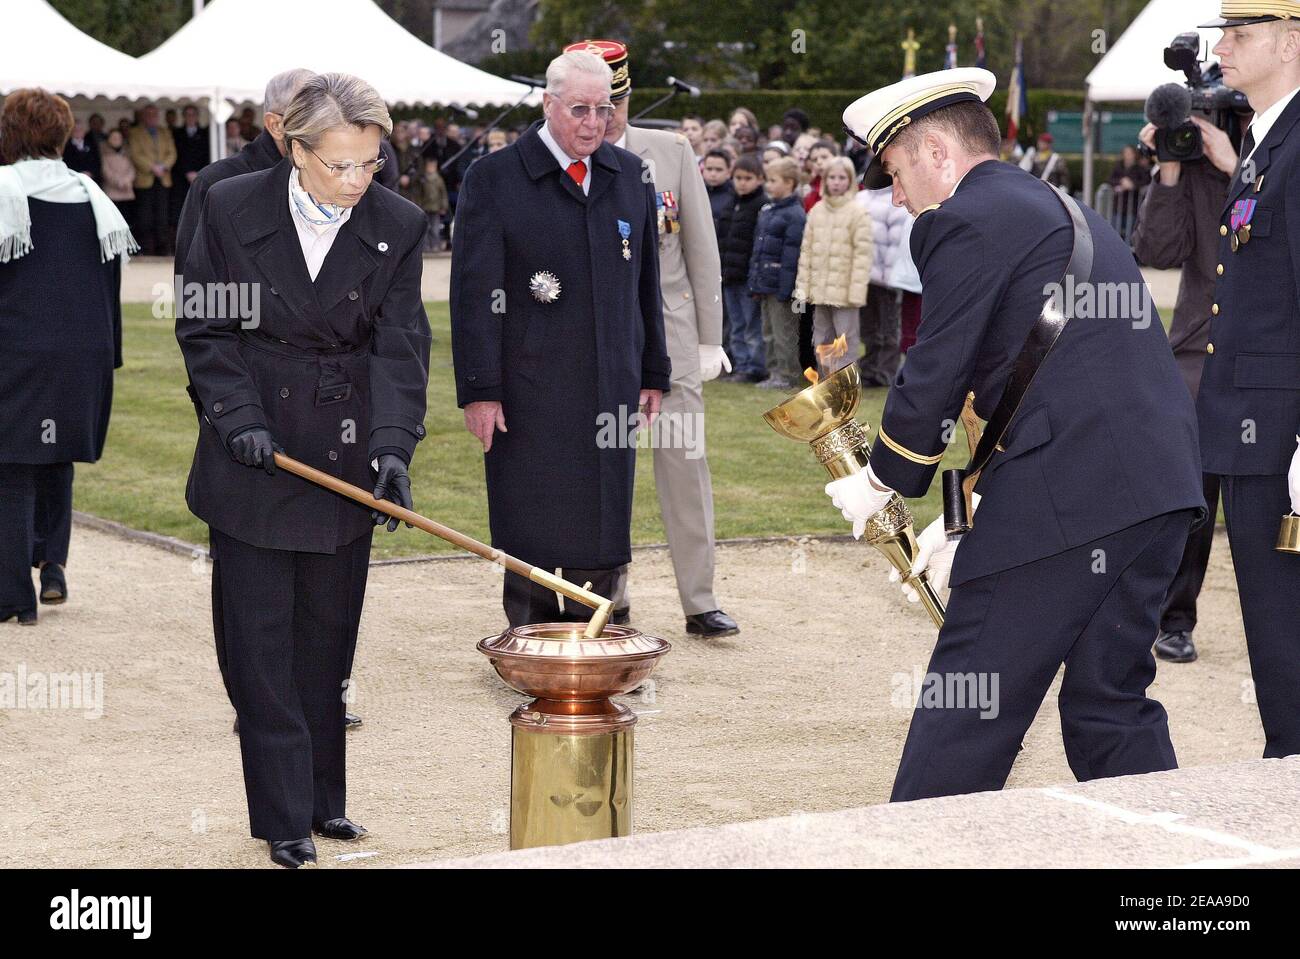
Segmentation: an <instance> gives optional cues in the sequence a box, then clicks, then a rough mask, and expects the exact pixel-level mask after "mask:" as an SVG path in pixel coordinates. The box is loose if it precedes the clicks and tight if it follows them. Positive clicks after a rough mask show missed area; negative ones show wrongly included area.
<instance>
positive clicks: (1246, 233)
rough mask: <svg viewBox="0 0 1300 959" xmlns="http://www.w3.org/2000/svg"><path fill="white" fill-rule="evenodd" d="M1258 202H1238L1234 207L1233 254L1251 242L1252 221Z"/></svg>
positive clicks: (1232, 222) (1232, 221)
mask: <svg viewBox="0 0 1300 959" xmlns="http://www.w3.org/2000/svg"><path fill="white" fill-rule="evenodd" d="M1258 204H1259V201H1258V200H1238V201H1237V202H1236V203H1234V204H1233V205H1232V218H1231V221H1230V222H1231V224H1232V252H1233V253H1236V252H1237V251H1238V250H1240V249H1241V247H1242V245H1243V244H1246V243H1249V242H1250V221H1251V220H1252V219H1254V217H1255V208H1256V206H1258Z"/></svg>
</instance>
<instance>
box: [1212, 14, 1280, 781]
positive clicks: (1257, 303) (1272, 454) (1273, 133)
mask: <svg viewBox="0 0 1300 959" xmlns="http://www.w3.org/2000/svg"><path fill="white" fill-rule="evenodd" d="M1222 14H1223V15H1222V17H1221V18H1220V19H1217V20H1215V21H1213V22H1212V23H1207V24H1203V26H1204V27H1220V28H1222V30H1223V37H1222V39H1221V40H1220V41H1219V42H1218V44H1217V45H1216V46H1215V48H1214V52H1215V54H1216V55H1217V56H1218V57H1219V59H1220V62H1221V63H1222V65H1223V82H1224V83H1225V84H1226V85H1227V86H1229V87H1232V88H1233V89H1235V90H1240V91H1241V92H1243V93H1245V94H1246V96H1247V97H1248V98H1249V100H1250V105H1251V108H1252V109H1253V110H1254V111H1255V119H1254V120H1253V121H1252V122H1251V125H1250V127H1249V128H1248V129H1247V131H1246V135H1245V137H1244V138H1243V142H1242V147H1241V158H1240V162H1239V165H1238V169H1237V173H1236V175H1235V176H1234V177H1233V180H1232V183H1231V184H1230V185H1229V187H1228V200H1227V203H1226V204H1225V205H1224V207H1223V211H1222V217H1223V219H1222V223H1221V225H1220V227H1219V233H1220V240H1219V265H1218V266H1217V267H1216V268H1215V272H1216V273H1217V274H1218V276H1217V280H1216V283H1215V292H1214V304H1213V306H1211V308H1210V312H1211V314H1212V316H1211V317H1210V343H1209V345H1208V346H1207V347H1206V352H1207V353H1208V355H1207V356H1206V358H1205V370H1204V373H1203V374H1202V377H1201V391H1200V394H1199V395H1198V398H1197V412H1198V414H1199V418H1200V429H1201V455H1202V457H1203V459H1204V464H1205V472H1206V473H1213V474H1218V475H1219V476H1220V478H1221V483H1222V489H1223V513H1224V519H1225V520H1226V522H1227V526H1228V541H1229V543H1230V545H1231V547H1232V561H1233V565H1234V566H1235V567H1236V571H1237V589H1238V592H1239V594H1240V598H1241V614H1242V618H1243V620H1244V622H1245V628H1246V647H1247V649H1248V651H1249V653H1250V666H1251V672H1252V674H1253V676H1254V680H1255V698H1256V701H1257V702H1258V704H1259V714H1260V718H1261V720H1262V721H1263V724H1264V737H1265V746H1264V756H1265V757H1268V758H1274V757H1280V756H1290V755H1293V754H1295V753H1300V555H1296V554H1295V553H1286V552H1283V551H1281V550H1279V549H1277V548H1275V547H1276V546H1277V545H1278V527H1279V524H1280V523H1281V521H1282V518H1283V516H1284V515H1285V514H1287V513H1288V512H1292V513H1300V452H1298V451H1297V445H1296V444H1297V442H1298V441H1300V436H1298V435H1297V434H1300V288H1298V287H1297V275H1300V98H1298V97H1297V96H1296V94H1297V92H1300V3H1296V2H1278V0H1274V2H1268V3H1263V2H1228V0H1225V2H1224V3H1223V6H1222Z"/></svg>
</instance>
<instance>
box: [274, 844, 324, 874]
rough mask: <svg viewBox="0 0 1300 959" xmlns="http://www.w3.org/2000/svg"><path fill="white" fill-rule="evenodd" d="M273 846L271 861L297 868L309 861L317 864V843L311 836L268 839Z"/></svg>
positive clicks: (288, 867) (289, 867) (286, 866)
mask: <svg viewBox="0 0 1300 959" xmlns="http://www.w3.org/2000/svg"><path fill="white" fill-rule="evenodd" d="M266 844H267V845H268V846H270V847H271V862H273V863H275V864H276V865H277V866H284V867H285V868H286V869H297V868H298V867H299V866H306V865H307V864H308V863H310V864H311V865H313V866H314V865H316V844H315V843H314V842H312V841H311V836H308V837H307V838H306V839H268V840H267V843H266Z"/></svg>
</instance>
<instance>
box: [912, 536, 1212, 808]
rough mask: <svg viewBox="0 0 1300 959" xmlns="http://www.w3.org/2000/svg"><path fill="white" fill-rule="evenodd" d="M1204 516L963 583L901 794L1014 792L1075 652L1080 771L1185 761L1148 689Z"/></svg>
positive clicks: (953, 601)
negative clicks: (1029, 736) (1056, 684)
mask: <svg viewBox="0 0 1300 959" xmlns="http://www.w3.org/2000/svg"><path fill="white" fill-rule="evenodd" d="M1193 515H1194V514H1193V512H1192V511H1190V510H1184V511H1180V512H1177V513H1170V514H1167V515H1165V516H1158V517H1156V518H1154V519H1150V520H1146V521H1145V522H1142V523H1139V524H1137V525H1136V526H1131V527H1129V528H1128V529H1126V530H1122V531H1120V532H1118V533H1113V534H1111V535H1110V536H1105V537H1102V538H1101V539H1099V540H1096V541H1094V542H1092V543H1088V544H1086V545H1084V546H1080V547H1077V548H1075V549H1072V550H1067V551H1066V552H1064V553H1059V554H1057V555H1056V556H1050V557H1048V558H1047V559H1042V560H1038V561H1037V562H1033V563H1027V564H1025V565H1024V566H1018V567H1016V568H1014V569H1009V570H1006V571H1004V572H1001V573H995V574H993V575H990V576H983V577H980V578H979V579H975V580H971V581H970V582H967V583H963V584H962V585H960V586H957V587H954V589H953V590H952V595H951V597H950V599H949V602H948V615H947V621H946V622H945V624H944V627H943V629H942V630H940V632H939V642H938V644H937V645H936V646H935V649H934V654H933V657H932V658H931V660H930V668H929V672H928V674H927V677H926V682H928V683H929V682H933V683H937V684H938V689H939V690H940V691H941V692H940V695H939V696H938V697H934V696H927V691H926V689H925V687H924V686H923V688H922V689H921V690H920V694H921V695H920V697H919V698H918V703H917V708H916V710H915V712H914V713H913V715H912V725H911V728H910V729H909V730H908V732H907V743H906V745H905V746H904V747H903V757H902V759H901V760H900V762H899V767H898V775H897V777H896V778H895V780H894V792H893V796H892V797H891V801H893V802H900V801H907V800H912V799H926V798H930V797H933V796H953V795H959V794H962V793H972V792H983V791H986V790H991V789H1001V788H1002V787H1003V786H1004V785H1005V784H1006V781H1007V776H1008V775H1009V774H1010V772H1011V765H1012V763H1013V762H1014V761H1015V758H1016V753H1017V752H1018V751H1019V749H1020V744H1021V742H1022V740H1023V739H1024V736H1025V732H1026V731H1027V730H1028V729H1029V725H1030V723H1032V722H1033V720H1034V716H1035V715H1037V713H1038V708H1039V706H1040V705H1042V702H1043V697H1044V696H1045V695H1046V694H1047V690H1048V689H1049V687H1050V686H1051V684H1052V681H1053V680H1054V679H1055V678H1056V674H1057V671H1058V670H1059V669H1060V666H1061V663H1062V662H1064V663H1065V679H1064V681H1063V683H1062V685H1061V693H1060V697H1059V700H1058V702H1059V706H1060V712H1061V733H1062V736H1063V737H1064V740H1065V754H1066V758H1067V759H1068V760H1069V763H1070V769H1071V770H1073V772H1074V775H1075V776H1076V777H1077V778H1078V779H1080V780H1088V779H1100V778H1103V777H1107V776H1123V775H1128V774H1132V773H1147V772H1154V771H1156V770H1161V769H1173V768H1175V767H1176V766H1177V760H1176V759H1175V756H1174V748H1173V745H1172V744H1171V743H1170V741H1169V725H1168V717H1167V716H1166V715H1165V710H1164V707H1163V706H1161V705H1160V704H1159V703H1158V702H1156V701H1155V700H1153V699H1149V698H1148V697H1147V695H1146V691H1147V687H1148V686H1149V685H1150V683H1151V680H1152V679H1154V678H1155V672H1156V665H1155V659H1154V657H1152V655H1151V636H1152V632H1153V630H1154V629H1155V627H1156V621H1157V619H1158V617H1159V615H1160V606H1161V603H1162V601H1163V600H1164V597H1165V594H1166V593H1167V592H1168V590H1169V583H1170V581H1171V580H1172V579H1173V576H1174V571H1175V570H1176V569H1177V567H1178V558H1179V556H1180V555H1181V554H1182V551H1183V546H1184V544H1185V543H1186V542H1187V531H1188V529H1189V528H1190V526H1191V522H1192V517H1193ZM995 684H996V685H995ZM974 689H980V690H982V691H987V692H990V693H992V694H993V695H992V696H990V697H988V698H987V699H986V700H984V701H978V700H979V697H977V696H976V695H973V694H972V693H971V691H972V690H974ZM948 690H953V693H955V695H954V694H953V693H948V692H947V691H948Z"/></svg>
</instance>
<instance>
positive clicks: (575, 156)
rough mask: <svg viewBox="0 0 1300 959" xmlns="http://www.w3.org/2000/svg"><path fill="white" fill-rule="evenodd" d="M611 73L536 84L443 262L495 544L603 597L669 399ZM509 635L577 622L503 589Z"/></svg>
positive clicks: (460, 383)
mask: <svg viewBox="0 0 1300 959" xmlns="http://www.w3.org/2000/svg"><path fill="white" fill-rule="evenodd" d="M610 79H611V74H610V71H609V67H608V66H606V64H605V62H604V61H603V60H602V59H601V58H600V57H598V56H596V55H595V54H592V53H587V52H585V51H577V52H572V53H566V54H563V55H562V56H560V57H558V58H556V59H555V60H554V61H552V63H551V65H550V67H549V68H548V70H547V92H546V94H545V96H544V98H543V111H544V112H545V115H546V118H545V120H544V121H542V122H540V123H538V124H536V125H534V126H533V127H532V128H531V129H529V130H528V131H527V132H526V133H525V134H524V135H523V136H522V137H520V138H519V140H518V142H516V143H515V144H514V145H512V146H509V147H507V148H506V149H504V150H500V151H498V152H496V153H493V154H489V155H488V156H485V157H483V158H482V159H480V160H479V161H478V162H477V163H475V164H473V166H471V167H470V169H469V173H468V174H467V175H466V177H465V182H464V184H463V186H462V188H461V194H460V206H459V209H458V211H457V217H456V226H455V231H454V242H453V246H452V277H451V323H452V350H453V356H454V360H455V366H456V394H457V403H458V404H459V405H460V406H461V407H463V408H464V409H465V422H466V426H467V427H468V428H469V430H470V432H472V433H473V434H474V435H475V436H476V437H478V439H479V440H480V441H481V442H482V444H483V449H484V453H485V463H486V468H487V486H488V509H489V514H490V519H491V526H492V542H493V544H494V545H495V546H497V547H498V548H500V549H502V550H505V551H506V552H509V553H513V554H514V555H516V556H518V557H519V558H520V559H523V560H525V561H526V562H529V563H532V564H534V565H536V566H541V567H544V568H546V569H557V568H562V569H563V570H564V575H565V576H566V578H568V579H570V580H575V581H578V582H579V583H581V582H584V581H590V582H591V583H592V588H593V589H594V590H595V591H596V592H598V593H601V594H602V595H608V592H607V591H608V590H609V589H610V588H611V587H612V586H613V577H614V574H615V572H616V571H617V569H618V568H619V567H620V566H622V565H624V564H626V563H628V562H630V561H631V532H630V531H631V517H632V483H633V476H634V471H635V464H636V448H635V444H636V439H635V436H634V435H631V431H632V428H633V427H634V426H635V425H636V424H637V422H638V419H639V415H638V408H640V409H641V411H643V412H644V414H645V416H646V417H647V418H652V417H653V416H654V415H656V414H657V412H658V409H659V404H660V400H661V398H662V394H663V392H664V391H666V390H667V389H668V386H669V374H670V371H671V364H670V361H669V359H668V352H667V349H666V347H665V344H664V327H663V311H662V307H661V304H660V297H659V260H658V257H659V244H658V234H657V227H656V215H655V204H654V193H653V186H652V183H651V180H650V178H649V177H643V176H642V163H641V160H640V158H638V157H637V156H635V155H634V154H632V153H629V152H627V151H626V150H621V149H619V148H617V147H614V146H611V145H609V144H606V143H605V142H604V133H605V124H606V123H607V122H608V116H609V114H610V113H612V111H613V107H612V105H611V104H610V100H609V94H610ZM505 609H506V615H507V616H508V618H509V620H510V623H511V625H519V624H522V623H529V622H539V621H551V620H557V619H564V618H579V617H580V616H581V615H582V614H581V611H578V610H570V611H566V612H565V613H562V612H561V610H560V608H559V605H558V603H557V600H556V596H555V594H554V593H552V592H549V591H547V590H545V589H543V588H542V587H540V586H536V585H535V584H531V583H529V582H527V581H526V580H524V579H523V578H522V577H518V576H515V575H514V574H512V573H507V574H506V584H505Z"/></svg>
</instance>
